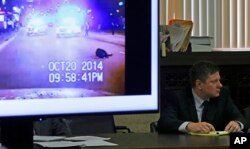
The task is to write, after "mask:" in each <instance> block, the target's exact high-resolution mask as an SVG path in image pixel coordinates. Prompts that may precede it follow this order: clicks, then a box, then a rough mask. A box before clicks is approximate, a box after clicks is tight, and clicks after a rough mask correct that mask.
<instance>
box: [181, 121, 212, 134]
mask: <svg viewBox="0 0 250 149" xmlns="http://www.w3.org/2000/svg"><path fill="white" fill-rule="evenodd" d="M186 130H187V131H188V132H195V133H209V132H211V131H215V128H214V126H213V125H212V124H210V123H207V122H198V123H194V122H190V123H188V124H187V127H186Z"/></svg>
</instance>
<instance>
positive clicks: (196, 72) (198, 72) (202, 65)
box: [189, 61, 220, 87]
mask: <svg viewBox="0 0 250 149" xmlns="http://www.w3.org/2000/svg"><path fill="white" fill-rule="evenodd" d="M219 71H220V69H219V67H218V66H217V65H216V64H214V63H213V62H210V61H199V62H197V63H195V64H193V66H192V67H191V69H190V70H189V78H190V84H191V86H192V87H195V82H196V80H201V81H202V82H205V81H206V80H207V78H208V76H209V75H211V74H214V73H216V72H219Z"/></svg>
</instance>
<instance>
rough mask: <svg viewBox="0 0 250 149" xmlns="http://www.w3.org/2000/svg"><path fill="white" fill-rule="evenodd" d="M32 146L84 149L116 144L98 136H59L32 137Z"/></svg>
mask: <svg viewBox="0 0 250 149" xmlns="http://www.w3.org/2000/svg"><path fill="white" fill-rule="evenodd" d="M33 139H34V144H38V145H40V146H42V147H48V148H62V147H77V146H78V147H84V146H116V145H117V144H115V143H111V142H107V141H106V140H109V139H110V138H103V137H98V136H77V137H68V138H66V137H61V136H34V137H33Z"/></svg>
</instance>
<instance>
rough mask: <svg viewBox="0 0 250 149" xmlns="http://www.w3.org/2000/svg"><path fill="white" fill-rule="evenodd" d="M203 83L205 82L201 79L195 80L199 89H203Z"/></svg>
mask: <svg viewBox="0 0 250 149" xmlns="http://www.w3.org/2000/svg"><path fill="white" fill-rule="evenodd" d="M202 84H203V83H202V81H201V80H196V81H195V86H196V88H197V89H199V90H200V89H201V86H202Z"/></svg>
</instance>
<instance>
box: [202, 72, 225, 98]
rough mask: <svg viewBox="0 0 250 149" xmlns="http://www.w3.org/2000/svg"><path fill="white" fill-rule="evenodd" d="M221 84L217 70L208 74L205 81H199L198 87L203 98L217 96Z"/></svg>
mask: <svg viewBox="0 0 250 149" xmlns="http://www.w3.org/2000/svg"><path fill="white" fill-rule="evenodd" d="M221 88H222V84H221V82H220V74H219V72H216V73H213V74H210V75H209V76H208V78H207V80H206V81H205V82H202V81H200V84H199V89H200V91H201V94H202V96H203V97H205V98H211V97H218V96H219V95H220V89H221Z"/></svg>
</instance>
